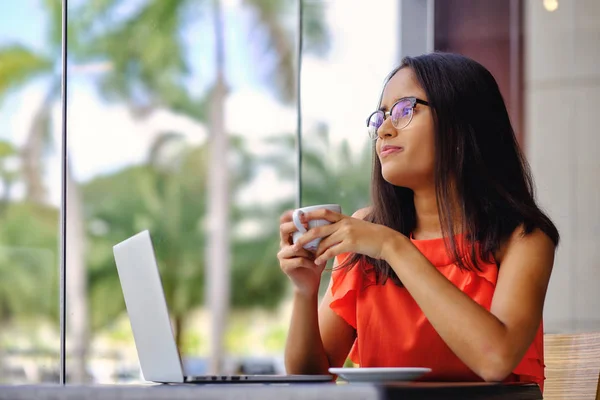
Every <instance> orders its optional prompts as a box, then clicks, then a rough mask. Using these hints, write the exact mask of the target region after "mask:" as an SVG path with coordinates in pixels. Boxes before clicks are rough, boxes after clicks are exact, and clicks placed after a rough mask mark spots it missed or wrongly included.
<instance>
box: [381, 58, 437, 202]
mask: <svg viewBox="0 0 600 400" xmlns="http://www.w3.org/2000/svg"><path fill="white" fill-rule="evenodd" d="M409 96H414V97H416V98H418V99H421V100H425V101H427V97H426V96H425V91H424V90H423V89H422V88H421V87H420V86H419V84H418V83H417V80H416V77H415V76H414V73H413V71H412V70H411V69H410V68H407V67H406V68H402V69H401V70H399V71H398V72H397V73H396V74H395V75H394V76H393V77H392V78H391V79H390V81H389V82H388V84H387V85H386V86H385V89H384V91H383V98H382V102H381V108H382V109H383V110H384V111H386V112H387V111H390V107H392V105H393V104H394V103H395V102H396V101H397V100H398V99H401V98H403V97H409ZM377 135H378V138H377V144H376V151H377V156H378V157H379V161H380V162H381V173H382V175H383V178H384V179H385V180H386V181H387V182H389V183H391V184H392V185H395V186H403V187H407V188H410V189H413V190H415V189H417V188H421V187H424V186H433V185H434V163H435V138H434V136H435V132H434V124H433V115H432V113H431V110H430V108H429V107H428V106H425V105H422V104H418V103H417V105H416V107H415V109H414V110H413V118H412V120H411V122H410V123H409V124H408V125H407V126H406V127H404V128H401V129H396V128H395V127H394V126H393V125H392V119H391V118H389V117H388V118H387V119H386V120H385V121H384V122H383V124H382V125H381V126H380V127H379V129H378V130H377Z"/></svg>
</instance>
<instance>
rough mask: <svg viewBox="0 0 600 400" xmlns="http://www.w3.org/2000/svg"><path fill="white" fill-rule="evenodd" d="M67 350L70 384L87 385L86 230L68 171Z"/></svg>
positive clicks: (77, 189) (75, 185)
mask: <svg viewBox="0 0 600 400" xmlns="http://www.w3.org/2000/svg"><path fill="white" fill-rule="evenodd" d="M66 245H67V259H66V261H67V279H66V281H67V282H66V290H67V297H66V300H67V316H66V318H67V320H66V322H67V349H68V354H69V355H70V358H68V359H67V361H68V375H69V383H85V382H87V380H88V378H87V373H86V360H87V353H88V346H89V344H88V341H89V325H88V324H89V320H88V315H89V310H88V308H89V306H88V297H87V292H88V290H87V271H86V264H85V248H86V241H85V229H84V220H83V210H82V204H81V194H80V193H79V186H78V185H77V183H76V182H75V181H74V180H73V177H72V173H71V168H69V167H68V168H67V237H66Z"/></svg>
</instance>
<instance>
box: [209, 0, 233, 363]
mask: <svg viewBox="0 0 600 400" xmlns="http://www.w3.org/2000/svg"><path fill="white" fill-rule="evenodd" d="M219 1H220V0H214V7H213V13H214V14H213V16H214V21H213V23H214V32H215V48H216V74H217V76H216V83H215V87H214V90H213V93H212V99H211V106H212V107H211V113H210V122H211V124H210V125H211V136H210V147H209V148H210V164H209V166H208V170H209V177H208V216H207V217H208V221H209V224H208V226H209V228H208V238H207V248H206V255H207V259H206V269H207V271H206V272H207V277H208V280H207V283H208V288H207V291H206V293H207V295H208V306H209V312H210V320H211V333H210V371H211V373H213V374H220V373H221V372H222V370H223V358H224V357H223V355H224V344H223V338H224V335H225V331H226V325H227V324H226V323H227V314H228V308H229V193H228V192H229V179H228V171H227V150H228V137H227V133H226V132H225V115H224V114H225V110H224V108H225V107H224V105H225V104H224V103H225V96H226V86H225V76H224V74H225V62H224V58H225V57H224V52H225V43H224V40H223V32H224V29H223V15H222V11H221V5H220V3H219Z"/></svg>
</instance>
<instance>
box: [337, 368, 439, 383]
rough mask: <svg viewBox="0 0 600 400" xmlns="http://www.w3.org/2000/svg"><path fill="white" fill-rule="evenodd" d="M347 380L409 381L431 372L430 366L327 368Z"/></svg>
mask: <svg viewBox="0 0 600 400" xmlns="http://www.w3.org/2000/svg"><path fill="white" fill-rule="evenodd" d="M329 372H330V373H332V374H335V375H338V376H339V377H341V378H342V379H344V380H346V381H348V382H384V381H385V382H389V381H395V382H409V381H414V380H415V379H418V378H420V377H422V376H423V375H425V374H427V373H429V372H431V368H329Z"/></svg>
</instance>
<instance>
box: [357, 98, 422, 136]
mask: <svg viewBox="0 0 600 400" xmlns="http://www.w3.org/2000/svg"><path fill="white" fill-rule="evenodd" d="M406 100H408V101H410V108H411V110H413V111H412V112H411V114H410V120H409V121H408V122H407V123H406V125H404V126H403V127H402V128H396V127H395V126H394V128H396V129H404V128H406V127H407V126H408V125H409V124H410V123H411V122H412V119H413V116H414V115H415V114H414V109H415V108H416V107H417V104H421V105H424V106H428V107H429V102H427V101H425V100H421V99H419V98H418V97H415V96H407V97H402V98H400V99H398V100H396V102H394V104H392V106H391V107H390V111H383V110H381V109H380V110H377V111H373V112H372V113H371V114H369V117H368V118H367V128H369V121H370V120H371V117H373V115H375V114H377V113H382V114H383V121H382V122H381V125H383V123H384V122H385V120H386V119H388V118H389V117H391V115H392V110H393V109H394V107H396V105H397V104H398V103H400V102H401V101H406ZM381 125H379V127H378V128H377V130H379V128H381ZM392 125H394V123H393V122H392ZM377 130H376V131H375V137H371V134H369V138H371V139H372V140H377V138H378V137H379V135H377Z"/></svg>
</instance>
